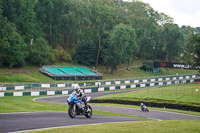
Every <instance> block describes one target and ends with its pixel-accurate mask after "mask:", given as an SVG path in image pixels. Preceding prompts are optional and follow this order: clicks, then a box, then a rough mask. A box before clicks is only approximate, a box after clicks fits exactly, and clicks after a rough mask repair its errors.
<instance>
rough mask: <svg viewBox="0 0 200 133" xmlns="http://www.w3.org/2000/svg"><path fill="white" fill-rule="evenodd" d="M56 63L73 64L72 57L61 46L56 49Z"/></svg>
mask: <svg viewBox="0 0 200 133" xmlns="http://www.w3.org/2000/svg"><path fill="white" fill-rule="evenodd" d="M56 61H59V62H71V61H72V57H71V55H70V54H69V53H68V52H67V51H65V50H64V49H63V48H62V47H61V46H58V47H57V49H56Z"/></svg>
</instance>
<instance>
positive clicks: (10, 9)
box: [2, 0, 41, 43]
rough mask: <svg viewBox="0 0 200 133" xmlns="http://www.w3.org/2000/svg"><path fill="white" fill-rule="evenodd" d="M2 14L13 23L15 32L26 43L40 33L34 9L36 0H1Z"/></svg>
mask: <svg viewBox="0 0 200 133" xmlns="http://www.w3.org/2000/svg"><path fill="white" fill-rule="evenodd" d="M2 1H3V15H4V17H6V18H7V19H8V21H10V22H11V23H15V25H16V28H17V32H18V33H19V34H20V35H21V36H22V37H23V38H24V41H25V42H26V43H29V42H30V40H31V39H32V38H34V37H38V36H39V35H41V32H40V30H39V29H38V26H37V21H36V19H35V16H36V13H35V11H34V8H35V4H36V2H37V0H2Z"/></svg>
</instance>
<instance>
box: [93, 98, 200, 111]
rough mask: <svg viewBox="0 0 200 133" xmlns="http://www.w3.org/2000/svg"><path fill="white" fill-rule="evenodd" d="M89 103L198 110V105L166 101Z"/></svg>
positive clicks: (101, 101) (102, 101)
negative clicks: (142, 104)
mask: <svg viewBox="0 0 200 133" xmlns="http://www.w3.org/2000/svg"><path fill="white" fill-rule="evenodd" d="M90 103H114V104H125V105H138V106H140V104H141V103H144V104H145V105H146V106H148V107H158V108H169V109H177V110H185V111H194V112H200V107H198V106H189V105H183V104H168V103H154V102H143V101H125V100H91V101H90Z"/></svg>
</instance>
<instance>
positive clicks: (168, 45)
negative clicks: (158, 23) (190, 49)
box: [163, 24, 184, 61]
mask: <svg viewBox="0 0 200 133" xmlns="http://www.w3.org/2000/svg"><path fill="white" fill-rule="evenodd" d="M163 43H164V44H165V49H164V50H165V52H166V53H165V56H166V61H173V60H174V59H175V57H180V54H181V52H182V51H183V48H184V37H183V33H182V31H181V30H180V28H179V27H178V25H176V24H165V25H164V29H163Z"/></svg>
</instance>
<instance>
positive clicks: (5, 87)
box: [0, 74, 200, 91]
mask: <svg viewBox="0 0 200 133" xmlns="http://www.w3.org/2000/svg"><path fill="white" fill-rule="evenodd" d="M199 78H200V76H199V75H198V74H196V75H195V74H193V75H168V76H155V77H138V78H125V79H111V80H101V81H97V82H87V83H4V84H1V85H0V91H7V90H25V89H34V88H65V87H68V88H69V87H71V88H73V87H74V86H76V85H79V86H82V87H85V86H98V87H99V86H103V85H111V86H112V85H121V84H122V85H123V84H125V85H126V84H138V83H151V82H161V81H175V80H193V79H194V80H196V79H199Z"/></svg>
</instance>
